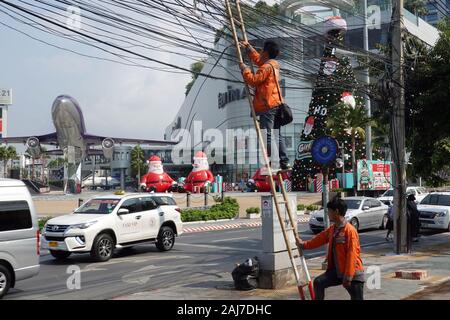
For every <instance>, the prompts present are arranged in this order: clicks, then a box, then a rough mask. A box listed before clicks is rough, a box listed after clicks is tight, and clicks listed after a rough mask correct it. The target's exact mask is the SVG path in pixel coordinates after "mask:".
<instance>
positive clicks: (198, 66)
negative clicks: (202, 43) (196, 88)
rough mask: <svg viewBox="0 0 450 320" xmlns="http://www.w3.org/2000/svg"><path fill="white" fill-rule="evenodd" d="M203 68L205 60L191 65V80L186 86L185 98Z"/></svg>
mask: <svg viewBox="0 0 450 320" xmlns="http://www.w3.org/2000/svg"><path fill="white" fill-rule="evenodd" d="M204 66H205V60H200V61H197V62H195V63H193V64H191V72H192V80H191V81H190V82H189V83H188V84H187V85H186V92H185V95H186V96H187V95H188V94H189V92H190V91H191V89H192V86H193V85H194V83H195V80H197V78H198V74H199V73H200V72H202V69H203V67H204Z"/></svg>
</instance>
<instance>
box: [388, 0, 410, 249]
mask: <svg viewBox="0 0 450 320" xmlns="http://www.w3.org/2000/svg"><path fill="white" fill-rule="evenodd" d="M392 17H393V29H392V31H391V32H392V70H393V81H394V87H395V90H394V91H395V92H396V93H395V104H394V110H393V117H394V120H393V122H394V123H393V128H392V129H393V130H391V131H392V132H393V141H394V143H393V144H392V155H393V160H394V169H395V170H394V235H395V237H394V244H395V253H396V254H402V253H407V252H408V242H407V216H406V167H405V160H406V150H405V89H404V74H403V62H404V57H403V37H402V36H403V0H395V1H394V11H393V16H392Z"/></svg>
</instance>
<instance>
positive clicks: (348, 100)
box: [341, 91, 356, 109]
mask: <svg viewBox="0 0 450 320" xmlns="http://www.w3.org/2000/svg"><path fill="white" fill-rule="evenodd" d="M341 101H342V102H344V103H345V104H346V105H347V106H349V107H351V108H352V109H355V107H356V100H355V97H354V96H353V95H352V94H351V93H350V92H348V91H345V92H344V93H343V94H342V96H341Z"/></svg>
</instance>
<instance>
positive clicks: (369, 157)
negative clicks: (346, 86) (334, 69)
mask: <svg viewBox="0 0 450 320" xmlns="http://www.w3.org/2000/svg"><path fill="white" fill-rule="evenodd" d="M363 11H364V14H363V15H364V27H363V29H364V50H365V51H369V28H368V25H367V0H363ZM364 82H365V83H366V85H367V87H368V88H369V85H370V75H369V68H368V67H367V68H365V69H364ZM365 101H366V111H367V116H368V117H371V116H372V106H371V102H370V97H369V95H368V94H366V95H365ZM366 158H367V160H372V127H371V126H367V127H366Z"/></svg>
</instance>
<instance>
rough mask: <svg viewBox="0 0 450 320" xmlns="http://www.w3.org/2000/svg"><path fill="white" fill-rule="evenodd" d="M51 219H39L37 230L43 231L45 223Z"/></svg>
mask: <svg viewBox="0 0 450 320" xmlns="http://www.w3.org/2000/svg"><path fill="white" fill-rule="evenodd" d="M50 219H52V217H45V218H41V219H39V220H38V223H39V230H42V229H44V226H45V224H46V223H47V221H48V220H50Z"/></svg>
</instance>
